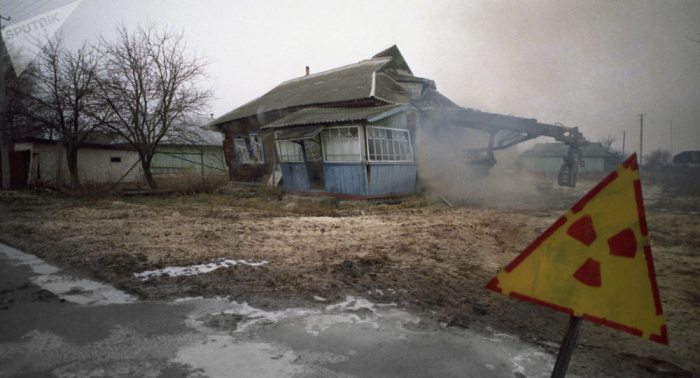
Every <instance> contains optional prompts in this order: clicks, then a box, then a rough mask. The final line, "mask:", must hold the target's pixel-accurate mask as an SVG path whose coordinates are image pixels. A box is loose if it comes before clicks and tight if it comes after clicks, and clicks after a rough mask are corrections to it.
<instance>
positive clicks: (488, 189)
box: [416, 120, 555, 207]
mask: <svg viewBox="0 0 700 378" xmlns="http://www.w3.org/2000/svg"><path fill="white" fill-rule="evenodd" d="M489 136H490V135H489V134H488V133H487V132H485V131H482V130H478V129H471V128H467V127H461V126H452V125H444V124H441V123H440V122H439V121H435V120H433V121H431V123H429V124H421V128H420V130H419V134H418V136H417V143H418V144H419V145H418V147H417V148H416V159H417V162H418V165H419V176H420V180H421V185H422V186H423V188H424V189H425V191H426V195H427V196H429V197H436V199H437V198H440V196H442V197H443V198H444V199H447V200H448V201H449V202H450V203H452V204H455V205H476V206H482V205H483V206H496V207H501V206H506V207H521V206H525V207H529V206H540V205H543V204H545V203H546V197H545V195H544V193H545V192H546V191H547V190H546V189H547V188H546V187H547V186H551V185H554V184H555V183H554V181H555V179H554V178H552V179H551V180H550V181H551V183H544V187H543V183H540V180H538V179H537V178H534V177H532V176H530V175H528V174H526V173H523V172H520V171H519V169H518V151H517V149H516V148H515V147H511V148H509V149H506V150H502V151H496V153H495V158H496V160H497V163H496V165H495V166H494V167H492V168H490V169H488V170H486V171H484V170H483V169H482V168H481V167H480V166H479V165H478V164H475V160H476V161H478V160H479V158H482V159H483V158H484V157H485V156H486V154H485V153H481V154H478V155H477V154H474V153H470V152H469V151H468V150H470V149H476V148H485V147H487V146H488V141H489Z"/></svg>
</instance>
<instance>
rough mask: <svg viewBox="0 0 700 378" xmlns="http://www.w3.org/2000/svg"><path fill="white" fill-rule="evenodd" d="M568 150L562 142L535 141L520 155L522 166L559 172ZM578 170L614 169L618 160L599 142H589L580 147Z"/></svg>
mask: <svg viewBox="0 0 700 378" xmlns="http://www.w3.org/2000/svg"><path fill="white" fill-rule="evenodd" d="M568 151H569V147H568V146H567V145H565V144H564V143H537V144H535V145H534V146H533V147H532V148H531V149H529V150H527V151H525V152H523V153H522V154H521V155H520V158H521V161H522V164H523V165H522V167H523V169H524V170H527V171H531V172H544V173H549V172H552V173H556V172H559V168H560V167H561V162H562V160H563V159H564V157H565V156H566V154H567V153H568ZM581 152H582V158H581V163H580V165H579V172H580V173H583V172H592V173H602V172H609V171H611V170H613V169H615V166H617V164H619V161H618V160H616V159H615V156H614V155H613V154H611V153H610V152H608V151H606V150H605V149H604V148H603V147H602V145H601V144H600V143H591V144H590V145H589V146H588V147H585V148H583V149H582V151H581Z"/></svg>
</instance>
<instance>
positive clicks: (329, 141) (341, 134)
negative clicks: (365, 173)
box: [321, 126, 362, 162]
mask: <svg viewBox="0 0 700 378" xmlns="http://www.w3.org/2000/svg"><path fill="white" fill-rule="evenodd" d="M321 135H322V141H323V158H324V160H325V161H328V162H351V161H361V160H362V148H361V147H360V128H359V127H357V126H347V127H334V128H329V129H325V130H323V132H322V133H321Z"/></svg>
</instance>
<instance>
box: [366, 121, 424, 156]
mask: <svg viewBox="0 0 700 378" xmlns="http://www.w3.org/2000/svg"><path fill="white" fill-rule="evenodd" d="M367 158H368V159H369V161H390V162H411V161H413V148H412V147H411V137H410V135H409V134H408V130H400V129H388V128H385V127H371V126H367Z"/></svg>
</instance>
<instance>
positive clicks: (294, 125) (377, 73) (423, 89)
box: [210, 46, 586, 199]
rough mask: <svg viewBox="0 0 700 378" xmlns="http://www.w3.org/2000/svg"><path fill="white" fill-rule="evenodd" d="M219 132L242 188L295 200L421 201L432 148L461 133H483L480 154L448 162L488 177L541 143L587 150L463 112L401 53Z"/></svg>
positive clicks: (232, 117) (325, 77) (571, 134)
mask: <svg viewBox="0 0 700 378" xmlns="http://www.w3.org/2000/svg"><path fill="white" fill-rule="evenodd" d="M210 126H211V127H212V128H213V129H214V130H217V131H219V132H221V133H223V134H224V142H223V144H224V155H225V159H226V164H227V166H228V168H229V178H230V179H231V180H233V181H254V182H264V181H267V182H270V183H273V184H276V183H277V182H279V181H281V182H282V183H283V185H284V187H285V189H286V190H288V191H291V192H300V193H314V194H321V195H331V196H336V197H342V198H357V199H368V198H381V197H388V196H401V195H408V194H412V193H413V192H414V188H415V185H416V181H417V178H418V177H420V176H421V175H422V173H423V172H424V171H425V169H427V168H426V167H427V166H428V164H426V163H427V161H428V160H429V159H431V158H432V157H431V156H430V155H431V154H427V153H423V151H425V150H427V148H425V146H427V144H428V143H429V142H434V140H435V139H436V135H438V134H442V136H441V138H442V140H450V139H454V135H452V133H458V132H459V130H465V129H466V128H469V129H470V130H473V129H477V130H480V131H481V132H482V134H483V135H485V138H484V145H483V146H482V147H481V148H477V149H472V151H471V153H468V152H466V151H463V153H455V151H449V152H448V151H444V150H443V152H444V153H445V155H444V156H443V157H442V158H443V159H465V160H466V159H468V158H470V157H471V158H473V157H474V156H477V155H478V157H479V159H478V162H479V164H480V165H481V166H483V167H485V169H488V168H490V167H491V166H492V165H493V164H494V163H495V159H494V158H493V151H495V150H498V149H503V148H507V147H509V146H512V145H514V144H516V143H519V142H522V141H525V140H528V139H532V138H535V137H537V136H542V135H547V136H551V137H554V138H555V139H557V140H559V141H562V142H565V143H567V145H570V146H572V148H575V149H576V148H578V147H580V145H581V144H584V143H586V142H585V139H584V138H583V137H582V135H581V134H580V133H579V132H578V130H577V129H575V128H566V127H563V126H553V125H544V124H540V123H538V122H537V120H534V119H525V118H519V117H513V116H505V115H500V114H492V113H484V112H479V111H476V110H473V109H467V108H462V107H460V106H458V105H456V104H455V103H454V102H452V101H451V100H449V99H448V98H447V97H445V96H443V95H442V94H440V93H439V92H438V91H437V87H436V84H435V82H434V81H433V80H430V79H426V78H421V77H418V76H414V74H413V72H412V71H411V69H410V68H409V66H408V64H407V63H406V61H405V60H404V58H403V56H402V55H401V52H400V51H399V49H398V48H397V47H396V46H392V47H390V48H388V49H386V50H384V51H382V52H380V53H379V54H376V55H375V56H373V57H372V58H371V59H368V60H363V61H361V62H359V63H355V64H350V65H347V66H344V67H340V68H336V69H332V70H329V71H325V72H320V73H316V74H309V73H308V69H307V75H306V76H302V77H299V78H295V79H292V80H289V81H286V82H283V83H281V84H279V85H278V86H277V87H275V88H273V89H272V90H271V91H269V92H267V93H266V94H264V95H262V96H261V97H259V98H256V99H254V100H252V101H250V102H248V103H246V104H244V105H242V106H240V107H238V108H236V109H234V110H232V111H230V112H228V113H226V114H224V115H223V116H221V117H219V118H217V119H215V120H214V121H213V122H211V123H210ZM438 139H439V138H438ZM575 152H576V151H573V152H572V153H571V154H570V155H571V156H570V159H574V160H575ZM570 166H572V167H573V166H574V164H573V162H572V163H571V164H570ZM422 170H423V172H422ZM567 174H569V175H570V174H574V177H575V172H568V173H567Z"/></svg>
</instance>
